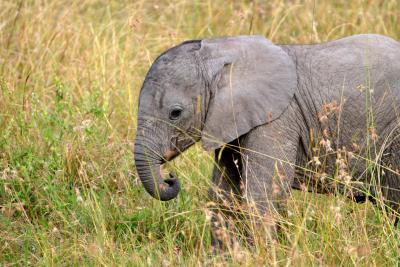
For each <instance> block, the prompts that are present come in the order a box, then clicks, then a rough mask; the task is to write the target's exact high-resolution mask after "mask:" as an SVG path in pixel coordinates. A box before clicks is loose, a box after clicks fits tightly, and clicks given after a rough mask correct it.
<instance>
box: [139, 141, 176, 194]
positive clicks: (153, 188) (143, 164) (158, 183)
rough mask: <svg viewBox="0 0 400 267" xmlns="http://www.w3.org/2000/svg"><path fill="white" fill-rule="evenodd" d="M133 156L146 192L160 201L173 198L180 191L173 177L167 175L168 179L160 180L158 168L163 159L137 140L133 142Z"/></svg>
mask: <svg viewBox="0 0 400 267" xmlns="http://www.w3.org/2000/svg"><path fill="white" fill-rule="evenodd" d="M134 154H135V165H136V170H137V173H138V175H139V178H140V180H141V181H142V184H143V186H144V188H145V189H146V191H147V192H148V193H149V194H150V195H151V196H152V197H154V198H156V199H158V200H162V201H167V200H171V199H173V198H175V197H176V196H177V195H178V193H179V191H180V184H179V181H178V179H177V178H176V177H175V176H174V175H171V174H169V178H167V179H163V178H162V176H161V172H160V171H161V170H160V168H161V165H162V164H163V163H164V159H162V158H161V157H160V156H159V155H157V154H156V153H155V152H154V151H152V150H150V149H148V147H147V146H146V145H145V144H143V141H142V140H138V139H136V142H135V153H134Z"/></svg>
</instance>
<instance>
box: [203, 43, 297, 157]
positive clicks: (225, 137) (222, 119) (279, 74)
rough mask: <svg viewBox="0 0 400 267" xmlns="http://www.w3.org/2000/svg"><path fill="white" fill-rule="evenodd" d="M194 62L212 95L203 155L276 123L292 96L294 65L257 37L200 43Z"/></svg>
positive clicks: (275, 48)
mask: <svg viewBox="0 0 400 267" xmlns="http://www.w3.org/2000/svg"><path fill="white" fill-rule="evenodd" d="M199 56H200V60H201V61H202V64H204V72H205V76H208V77H206V79H208V81H209V86H210V90H211V98H210V101H209V104H208V110H207V115H206V119H205V125H204V127H203V132H202V143H203V147H204V148H205V149H206V150H211V149H215V148H218V147H220V146H221V145H223V144H225V143H229V142H231V141H233V140H235V139H237V138H238V137H239V136H241V135H243V134H245V133H247V132H249V131H250V130H251V129H253V128H255V127H257V126H259V125H262V124H266V123H268V122H271V121H273V120H275V119H277V118H278V117H279V116H280V115H281V114H282V113H283V111H284V110H285V109H286V108H287V107H288V105H289V102H290V100H291V99H292V97H293V95H294V90H295V88H296V85H297V76H296V69H295V65H294V62H293V61H292V59H291V58H290V57H289V55H288V54H287V53H286V52H285V51H283V49H282V48H280V47H279V46H276V45H274V44H272V43H271V42H270V41H268V40H267V39H265V38H263V37H261V36H238V37H227V38H218V39H209V40H203V41H202V42H201V48H200V50H199Z"/></svg>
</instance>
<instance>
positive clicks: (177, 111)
mask: <svg viewBox="0 0 400 267" xmlns="http://www.w3.org/2000/svg"><path fill="white" fill-rule="evenodd" d="M182 111H183V109H182V108H181V107H177V106H175V107H172V108H171V110H170V112H169V119H170V120H173V121H175V120H177V119H179V118H180V117H181V115H182Z"/></svg>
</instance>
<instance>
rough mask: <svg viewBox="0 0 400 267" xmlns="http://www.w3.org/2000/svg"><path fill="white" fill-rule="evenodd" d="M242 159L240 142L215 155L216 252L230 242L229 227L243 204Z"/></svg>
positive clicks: (213, 238) (213, 216) (213, 239)
mask: <svg viewBox="0 0 400 267" xmlns="http://www.w3.org/2000/svg"><path fill="white" fill-rule="evenodd" d="M241 168H242V163H241V157H240V153H239V149H238V142H237V141H235V142H232V143H230V144H228V145H227V146H224V147H222V148H220V149H217V150H216V151H215V166H214V170H213V174H212V182H213V185H212V187H211V188H210V189H209V197H210V200H211V201H212V202H211V203H212V205H211V207H210V208H211V210H210V211H211V242H212V247H213V250H214V251H217V250H222V249H224V248H225V247H226V246H227V245H228V244H229V243H230V242H231V239H230V234H229V232H230V230H229V228H230V225H231V224H230V223H229V222H228V220H227V218H232V217H234V216H235V215H236V212H235V210H236V208H235V207H237V205H238V204H239V203H240V202H241V175H240V170H241Z"/></svg>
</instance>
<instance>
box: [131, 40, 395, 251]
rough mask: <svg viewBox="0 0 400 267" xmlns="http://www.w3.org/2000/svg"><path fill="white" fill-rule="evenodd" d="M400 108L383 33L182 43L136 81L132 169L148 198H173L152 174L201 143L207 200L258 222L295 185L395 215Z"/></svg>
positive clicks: (389, 43)
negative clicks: (375, 204)
mask: <svg viewBox="0 0 400 267" xmlns="http://www.w3.org/2000/svg"><path fill="white" fill-rule="evenodd" d="M399 104H400V43H399V42H397V41H395V40H393V39H391V38H388V37H385V36H381V35H374V34H363V35H355V36H350V37H346V38H343V39H340V40H336V41H332V42H327V43H323V44H315V45H275V44H273V43H271V42H270V41H269V40H267V39H265V38H264V37H261V36H237V37H224V38H216V39H205V40H193V41H187V42H184V43H182V44H180V45H178V46H176V47H173V48H171V49H169V50H167V51H166V52H164V53H163V54H161V55H160V56H159V57H158V58H157V59H156V60H155V62H154V63H153V65H152V66H151V68H150V70H149V72H148V73H147V75H146V78H145V80H144V83H143V86H142V89H141V92H140V98H139V111H138V128H137V135H136V142H135V152H134V155H135V164H136V168H137V172H138V175H139V177H140V179H141V181H142V183H143V186H144V188H145V189H146V191H147V192H148V193H149V194H150V195H151V196H153V197H154V198H157V199H160V200H163V201H166V200H170V199H173V198H175V197H176V196H177V194H178V192H179V190H180V185H179V182H178V180H177V178H176V177H175V176H174V175H171V174H170V175H169V177H168V178H163V177H162V176H161V174H160V167H161V166H162V164H163V163H165V162H166V161H169V160H172V159H173V158H175V157H176V156H178V155H179V154H180V153H181V152H182V151H184V150H186V149H187V148H188V147H190V146H191V145H193V144H194V143H195V142H197V141H200V140H201V141H202V145H203V147H204V148H205V149H206V150H214V151H215V163H216V164H215V167H214V171H213V174H212V180H213V182H214V184H215V186H213V187H212V188H211V189H210V193H209V194H210V197H211V199H212V202H213V203H223V204H224V205H233V204H234V203H242V204H246V205H243V206H246V207H249V206H250V207H253V208H254V209H255V210H256V211H257V213H258V214H259V215H261V217H263V218H264V221H265V218H271V216H272V214H273V212H275V211H276V210H278V211H279V210H281V209H282V208H284V206H285V205H284V203H285V199H286V198H287V196H288V193H289V190H290V188H296V189H303V190H308V191H314V192H322V193H324V192H325V193H326V192H333V191H340V192H342V193H344V194H346V195H347V196H349V197H350V198H352V199H354V200H355V201H363V200H365V199H366V198H370V199H376V198H381V199H384V201H385V204H387V207H388V209H389V210H391V211H393V212H394V213H396V214H397V212H398V210H399V202H400V193H399V189H400V180H399V179H400V173H399V169H400V106H399ZM249 203H250V204H252V205H248V204H249ZM218 217H220V216H219V214H216V213H213V217H212V222H213V223H212V228H213V231H212V237H213V244H214V245H218V244H220V240H219V238H218V234H217V233H218V227H219V225H220V224H218V222H217V218H218ZM267 221H268V219H267Z"/></svg>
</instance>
